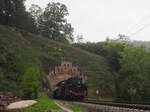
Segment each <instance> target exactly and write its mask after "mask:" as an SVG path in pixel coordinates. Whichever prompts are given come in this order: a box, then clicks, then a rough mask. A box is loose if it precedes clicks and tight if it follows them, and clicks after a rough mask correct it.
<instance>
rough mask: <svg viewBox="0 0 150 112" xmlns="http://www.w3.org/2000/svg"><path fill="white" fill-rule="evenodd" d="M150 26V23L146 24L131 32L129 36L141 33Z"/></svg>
mask: <svg viewBox="0 0 150 112" xmlns="http://www.w3.org/2000/svg"><path fill="white" fill-rule="evenodd" d="M148 26H150V23H148V24H146V25H144V26H143V27H142V28H140V29H139V30H137V31H135V32H134V33H131V34H130V35H129V37H131V36H134V35H136V34H137V33H139V32H140V31H142V30H144V29H145V28H146V27H148Z"/></svg>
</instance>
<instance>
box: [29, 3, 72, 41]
mask: <svg viewBox="0 0 150 112" xmlns="http://www.w3.org/2000/svg"><path fill="white" fill-rule="evenodd" d="M30 13H31V14H32V16H33V17H34V19H35V20H36V21H37V23H36V24H37V26H38V29H39V32H40V34H42V35H43V36H45V37H49V38H50V39H53V40H57V41H61V42H64V43H68V42H72V41H73V28H72V26H71V24H70V23H67V19H66V16H67V15H68V10H67V7H66V5H65V4H62V3H59V2H57V3H55V2H50V3H49V4H47V7H46V8H45V10H44V12H42V9H41V8H40V7H39V6H37V5H32V7H31V8H30Z"/></svg>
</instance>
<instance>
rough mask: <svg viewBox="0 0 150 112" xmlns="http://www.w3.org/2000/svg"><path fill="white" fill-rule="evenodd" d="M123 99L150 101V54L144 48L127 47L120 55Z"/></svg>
mask: <svg viewBox="0 0 150 112" xmlns="http://www.w3.org/2000/svg"><path fill="white" fill-rule="evenodd" d="M120 56H121V57H122V58H120V65H121V69H120V71H119V73H120V77H119V79H118V80H120V81H119V82H120V84H119V85H120V90H121V91H120V92H121V98H122V99H124V100H128V101H132V102H144V101H146V100H149V101H150V99H148V98H149V94H150V84H149V80H150V75H149V72H150V54H149V52H147V51H146V50H145V48H144V47H134V46H126V47H125V48H124V51H123V52H121V53H120Z"/></svg>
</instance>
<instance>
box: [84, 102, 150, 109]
mask: <svg viewBox="0 0 150 112" xmlns="http://www.w3.org/2000/svg"><path fill="white" fill-rule="evenodd" d="M82 103H90V104H97V105H107V106H114V107H122V108H130V109H140V110H150V105H142V104H128V103H114V102H98V101H92V100H86V101H82Z"/></svg>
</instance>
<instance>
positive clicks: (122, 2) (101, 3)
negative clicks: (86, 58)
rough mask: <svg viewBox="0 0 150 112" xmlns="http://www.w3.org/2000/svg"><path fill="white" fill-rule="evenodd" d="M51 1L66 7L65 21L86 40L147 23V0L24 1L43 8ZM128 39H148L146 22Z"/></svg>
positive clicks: (129, 30)
mask: <svg viewBox="0 0 150 112" xmlns="http://www.w3.org/2000/svg"><path fill="white" fill-rule="evenodd" d="M51 1H53V2H55V1H56V2H57V1H59V2H61V3H64V4H65V5H66V6H67V7H68V10H69V14H70V15H69V16H68V22H70V23H71V24H72V26H73V27H74V30H75V35H77V34H79V35H83V37H84V39H85V40H86V41H92V42H97V41H103V40H105V39H106V37H108V36H109V37H110V38H116V37H117V35H118V34H120V33H121V34H126V35H130V34H132V33H134V32H136V31H137V30H139V29H141V28H142V27H143V26H144V25H147V24H150V0H26V6H27V8H29V7H30V6H31V4H37V5H39V6H40V7H42V8H45V7H46V4H47V3H49V2H51ZM145 17H146V18H145ZM144 18H145V19H144ZM137 23H138V25H136V24H137ZM130 39H132V40H147V41H150V25H149V26H147V27H146V28H144V29H143V30H142V31H140V32H138V33H136V35H133V36H131V37H130Z"/></svg>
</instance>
